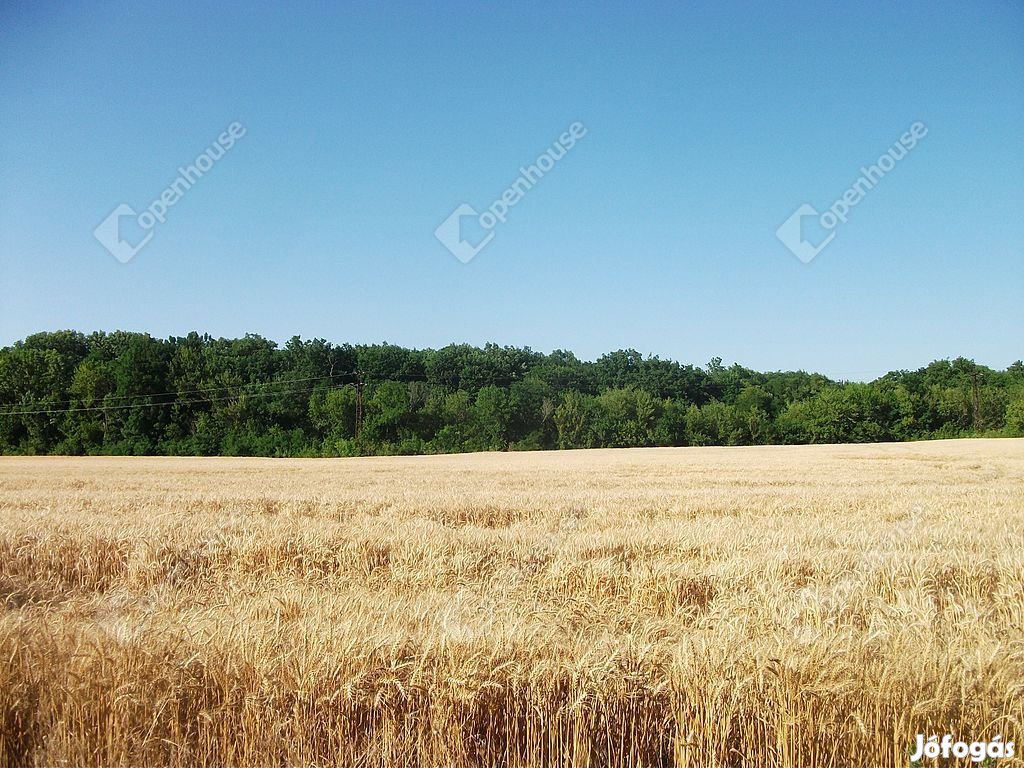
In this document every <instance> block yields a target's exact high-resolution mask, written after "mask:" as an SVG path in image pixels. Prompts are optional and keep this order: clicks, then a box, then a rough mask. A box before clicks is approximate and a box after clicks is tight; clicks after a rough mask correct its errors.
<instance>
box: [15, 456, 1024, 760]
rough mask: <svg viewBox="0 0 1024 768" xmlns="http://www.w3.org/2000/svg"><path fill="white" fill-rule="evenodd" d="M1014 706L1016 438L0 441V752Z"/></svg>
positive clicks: (953, 717)
mask: <svg viewBox="0 0 1024 768" xmlns="http://www.w3.org/2000/svg"><path fill="white" fill-rule="evenodd" d="M1022 723H1024V441H1022V440H970V441H968V440H965V441H949V442H931V443H916V444H900V445H896V444H893V445H861V446H849V445H848V446H813V447H752V448H669V449H633V450H600V451H573V452H551V453H523V454H515V453H508V454H474V455H462V456H435V457H408V458H357V459H334V460H319V459H296V460H290V459H289V460H285V459H281V460H274V459H190V458H55V457H49V458H4V459H0V766H56V765H75V766H78V765H81V766H143V765H145V766H181V767H182V768H184V767H185V766H189V767H191V766H198V765H205V766H239V767H240V768H241V767H248V766H261V767H262V766H271V765H273V766H350V765H351V766H409V767H410V768H412V767H413V766H417V767H418V766H438V767H440V766H453V767H455V768H461V767H468V766H491V765H500V766H521V767H523V768H528V767H529V768H532V767H533V766H638V767H639V766H660V765H665V766H668V765H675V766H758V767H761V766H764V767H769V768H770V767H773V766H813V767H814V768H824V767H825V766H844V767H845V766H872V767H873V768H875V767H877V766H890V765H903V766H906V765H907V764H908V760H907V755H908V751H909V750H910V749H911V747H912V746H913V744H914V740H915V736H916V734H918V733H925V734H932V733H937V734H944V733H952V734H954V735H960V736H962V737H964V738H965V740H967V741H971V740H975V739H980V740H988V739H991V738H993V737H994V736H996V735H1001V736H1002V737H1003V739H1004V740H1006V741H1012V740H1015V739H1019V738H1020V737H1022V727H1021V726H1022ZM1020 747H1021V748H1022V749H1024V744H1021V745H1020ZM950 764H952V761H951V762H950Z"/></svg>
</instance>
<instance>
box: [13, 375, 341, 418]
mask: <svg viewBox="0 0 1024 768" xmlns="http://www.w3.org/2000/svg"><path fill="white" fill-rule="evenodd" d="M356 375H357V372H356V371H349V372H347V373H331V374H324V375H322V376H307V377H305V378H299V379H281V380H279V381H263V382H256V383H249V384H245V383H242V384H225V385H223V386H220V387H202V388H199V389H179V390H175V391H173V392H140V393H137V394H134V395H104V398H105V399H106V400H135V399H138V398H140V397H171V396H172V395H173V396H175V397H180V396H181V395H194V394H198V393H200V392H223V391H226V390H229V389H238V388H240V387H273V386H277V385H279V384H299V383H304V382H307V381H318V380H320V379H339V378H346V377H354V376H356ZM71 402H73V401H72V400H57V401H55V402H54V404H55V405H60V404H66V403H71ZM168 404H169V405H173V403H168ZM157 405H164V403H157ZM110 407H113V406H110ZM12 413H17V412H8V411H0V416H5V415H11V414H12Z"/></svg>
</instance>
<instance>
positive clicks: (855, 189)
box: [775, 122, 928, 264]
mask: <svg viewBox="0 0 1024 768" xmlns="http://www.w3.org/2000/svg"><path fill="white" fill-rule="evenodd" d="M927 135H928V129H927V128H926V127H925V125H924V123H921V122H917V123H914V124H913V125H911V126H910V128H909V129H908V130H907V131H906V132H905V133H904V134H903V135H902V136H900V138H899V141H897V142H895V143H894V144H893V145H892V146H891V147H890V148H889V149H888V151H886V153H885V154H884V155H882V156H881V157H879V158H878V160H876V161H875V162H874V164H873V165H869V166H868V167H866V168H863V167H862V168H861V169H860V176H859V177H858V178H857V180H856V181H854V182H853V184H851V185H850V186H849V188H847V189H846V191H845V192H843V194H842V195H840V196H839V197H838V198H836V200H835V201H834V202H833V203H832V205H830V206H829V207H828V208H827V209H826V210H825V211H824V212H823V213H819V212H818V209H817V208H815V207H814V206H813V205H811V204H810V203H804V204H803V205H801V206H800V207H799V208H797V209H796V210H795V211H793V213H791V214H790V216H789V218H788V219H786V220H785V221H784V222H782V225H781V226H780V227H779V228H778V229H777V230H776V231H775V236H776V237H778V238H779V240H780V241H781V242H782V244H783V245H784V246H786V247H787V248H788V249H789V251H790V253H792V254H793V255H794V256H796V257H797V258H798V259H800V261H802V262H803V263H804V264H807V263H808V262H809V261H811V259H813V258H814V257H815V256H817V255H818V254H819V253H821V252H822V251H823V250H825V247H826V246H827V245H828V244H829V243H831V242H832V241H833V240H835V237H836V230H837V229H838V227H839V225H840V224H845V223H846V222H847V221H848V220H849V214H850V211H851V210H852V209H853V207H854V206H856V205H857V204H858V203H860V202H861V201H862V200H863V199H864V198H865V197H867V194H868V192H869V191H871V190H872V189H874V188H875V187H876V186H877V185H878V183H879V182H880V181H881V180H882V179H883V178H885V176H886V174H888V173H889V172H890V171H892V170H893V169H894V168H895V167H896V164H897V163H898V162H899V161H900V160H902V159H903V158H905V157H906V156H907V155H908V154H910V152H911V150H913V149H914V147H916V146H917V145H918V144H919V143H920V141H921V139H923V138H924V137H925V136H927ZM807 217H812V221H813V220H814V219H815V218H816V219H817V221H818V224H819V226H820V227H821V229H822V230H823V231H824V232H826V233H827V234H825V235H824V236H823V237H822V238H821V239H820V240H819V241H818V242H817V243H814V242H812V241H811V240H809V239H807V238H805V237H804V235H803V224H804V219H805V218H807Z"/></svg>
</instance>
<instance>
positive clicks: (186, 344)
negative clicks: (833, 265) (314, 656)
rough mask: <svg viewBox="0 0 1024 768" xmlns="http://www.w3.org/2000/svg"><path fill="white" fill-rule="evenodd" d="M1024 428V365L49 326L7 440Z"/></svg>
mask: <svg viewBox="0 0 1024 768" xmlns="http://www.w3.org/2000/svg"><path fill="white" fill-rule="evenodd" d="M972 435H1006V436H1024V365H1022V363H1021V362H1017V363H1014V364H1013V365H1011V366H1010V367H1009V368H1008V369H1006V370H1005V371H997V370H992V369H990V368H986V367H985V366H981V365H976V364H975V363H974V362H972V361H970V360H967V359H964V358H958V359H956V360H941V361H937V362H934V363H931V364H930V365H928V366H927V367H925V368H922V369H920V370H916V371H894V372H892V373H889V374H886V375H885V376H883V377H881V378H879V379H877V380H875V381H872V382H871V383H866V384H865V383H851V382H837V381H832V380H830V379H828V378H826V377H824V376H821V375H819V374H812V373H804V372H802V371H798V372H774V373H760V372H757V371H753V370H750V369H748V368H744V367H742V366H739V365H733V366H729V367H726V366H723V365H722V362H721V360H720V359H717V358H716V359H714V360H712V361H711V362H710V363H709V364H708V365H706V366H704V367H695V366H693V365H683V364H680V363H677V362H673V361H670V360H662V359H660V358H658V357H644V356H643V355H641V354H639V353H638V352H636V351H634V350H619V351H617V352H611V353H609V354H607V355H604V356H603V357H601V358H600V359H598V360H596V361H593V362H589V361H581V360H579V359H578V358H577V357H576V356H575V355H573V354H572V353H571V352H564V351H555V352H552V353H551V354H542V353H539V352H534V351H532V350H531V349H529V348H521V349H520V348H515V347H500V346H497V345H493V344H488V345H487V346H485V347H484V348H482V349H480V348H478V347H473V346H469V345H465V344H460V345H452V346H448V347H444V348H443V349H426V350H417V349H405V348H403V347H399V346H394V345H391V344H374V345H355V346H353V345H349V344H341V345H335V344H331V343H329V342H327V341H324V340H322V339H313V340H311V341H303V340H302V339H300V338H298V337H295V338H292V339H291V340H290V341H288V343H287V344H285V345H284V346H283V347H279V346H278V345H277V344H276V343H275V342H273V341H270V340H268V339H264V338H261V337H260V336H255V335H247V336H246V337H245V338H241V339H214V338H212V337H210V336H208V335H202V336H201V335H199V334H197V333H191V334H189V335H188V336H185V337H175V338H169V339H157V338H153V337H151V336H149V335H148V334H140V333H127V332H121V331H118V332H115V333H92V334H89V335H85V334H82V333H78V332H74V331H59V332H56V333H40V334H35V335H33V336H30V337H28V338H26V339H25V340H24V341H19V342H17V343H15V344H14V345H13V346H10V347H6V348H4V349H2V350H0V452H3V453H22V454H42V453H61V454H196V455H214V454H223V455H267V456H349V455H357V454H393V453H403V454H414V453H447V452H455V451H482V450H535V449H546V448H592V447H626V446H655V445H750V444H765V443H842V442H867V441H889V440H916V439H923V438H938V437H960V436H972Z"/></svg>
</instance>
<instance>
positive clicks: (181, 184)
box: [93, 122, 246, 264]
mask: <svg viewBox="0 0 1024 768" xmlns="http://www.w3.org/2000/svg"><path fill="white" fill-rule="evenodd" d="M245 132H246V128H245V126H243V125H242V124H241V123H239V122H234V123H231V125H229V126H228V127H227V129H225V130H224V132H223V133H221V134H220V135H219V136H218V137H217V139H216V140H215V141H214V142H213V143H212V144H210V146H209V147H207V148H206V149H205V150H204V151H203V152H201V153H200V154H199V155H198V156H197V157H196V159H195V160H193V161H192V163H191V164H189V165H187V166H184V167H179V168H178V176H177V178H175V180H174V181H172V182H171V183H170V184H169V185H168V186H167V188H166V189H164V190H163V191H162V192H161V193H160V194H159V195H158V196H157V197H156V198H155V199H154V200H153V202H151V203H150V204H149V205H148V206H146V208H144V209H143V210H142V212H141V213H138V212H137V211H136V210H135V209H134V208H132V207H131V206H130V205H128V203H121V204H120V205H118V206H117V207H116V208H115V209H114V210H113V211H111V212H110V213H109V214H108V215H107V217H106V218H105V219H103V221H101V222H100V223H99V226H97V227H96V229H95V230H93V235H94V236H95V238H96V239H97V240H98V241H99V243H100V245H102V246H103V247H104V248H106V249H107V251H109V252H110V255H111V256H113V257H114V258H115V259H117V260H118V261H120V262H121V263H122V264H127V263H128V262H129V261H131V260H132V259H134V258H135V256H136V254H138V252H139V251H141V250H142V249H143V248H144V247H145V246H146V244H147V243H149V241H150V240H152V239H153V235H154V234H155V230H156V225H157V224H163V223H164V222H165V221H167V213H168V211H169V210H170V209H171V207H172V206H174V205H175V204H177V203H178V202H179V201H180V200H181V199H182V198H183V197H184V196H185V193H186V192H188V191H189V190H190V189H192V187H193V186H195V184H196V183H197V182H198V181H199V180H200V179H201V178H203V176H205V175H206V174H207V173H209V172H210V171H211V170H212V169H213V167H214V165H216V164H217V162H218V161H219V160H220V159H221V158H223V157H224V155H226V154H227V153H228V151H229V150H230V149H231V148H232V147H234V146H235V144H237V143H238V140H239V139H241V138H242V137H243V136H245ZM126 218H127V220H128V222H129V224H130V223H131V222H132V221H134V223H135V225H136V227H137V228H138V230H139V231H140V232H142V233H143V234H142V235H140V236H138V237H137V238H135V241H134V242H132V240H130V239H129V238H128V237H126V235H125V233H124V231H123V230H124V228H123V226H122V220H123V219H126Z"/></svg>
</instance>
